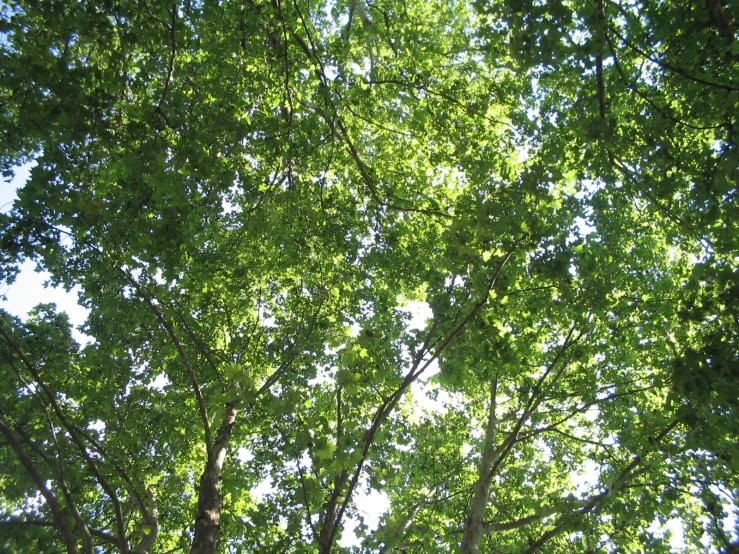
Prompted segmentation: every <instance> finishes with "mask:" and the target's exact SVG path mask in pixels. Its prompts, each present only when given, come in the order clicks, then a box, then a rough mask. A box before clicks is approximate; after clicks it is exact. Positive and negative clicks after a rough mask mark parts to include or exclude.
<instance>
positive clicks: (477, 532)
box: [459, 376, 498, 554]
mask: <svg viewBox="0 0 739 554" xmlns="http://www.w3.org/2000/svg"><path fill="white" fill-rule="evenodd" d="M497 389H498V378H497V376H496V378H495V380H494V381H493V382H492V384H491V386H490V412H489V414H488V424H487V428H486V430H485V449H484V451H483V454H482V463H481V464H480V476H479V477H478V479H477V483H475V496H474V497H473V499H472V506H471V507H470V512H469V514H468V516H467V521H465V524H464V534H463V535H462V544H461V546H460V548H459V553H460V554H477V552H478V551H479V549H480V540H481V539H482V536H483V534H484V533H485V525H484V523H483V520H484V519H485V508H486V507H487V505H488V500H489V498H490V483H491V482H492V479H493V473H492V468H493V465H494V464H495V461H496V458H497V455H498V452H497V449H496V448H495V437H496V434H497V430H498V418H497V416H496V413H495V412H496V407H497V402H496V394H497Z"/></svg>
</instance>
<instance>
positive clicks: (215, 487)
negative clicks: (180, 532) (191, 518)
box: [190, 404, 237, 554]
mask: <svg viewBox="0 0 739 554" xmlns="http://www.w3.org/2000/svg"><path fill="white" fill-rule="evenodd" d="M236 413H237V409H236V406H235V405H234V404H226V419H225V420H224V421H223V423H222V424H221V426H220V427H219V428H218V432H217V433H216V440H215V443H214V444H213V447H212V448H210V449H209V451H210V454H209V455H208V461H207V462H206V464H205V470H204V471H203V475H202V476H201V477H200V487H199V489H198V517H197V520H196V522H195V536H194V537H193V540H192V546H191V547H190V554H213V553H214V552H216V549H217V547H218V535H219V534H220V531H221V504H222V499H221V472H222V471H223V463H224V462H225V460H226V452H227V451H228V444H229V442H230V440H231V430H232V429H233V425H234V421H235V420H236Z"/></svg>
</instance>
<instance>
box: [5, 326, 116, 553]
mask: <svg viewBox="0 0 739 554" xmlns="http://www.w3.org/2000/svg"><path fill="white" fill-rule="evenodd" d="M0 335H2V336H3V338H4V339H5V342H6V343H7V344H8V346H10V347H11V348H12V349H13V350H14V351H15V352H16V353H17V354H18V356H19V357H20V359H21V361H22V362H23V365H24V366H25V367H26V368H27V369H28V371H29V373H31V375H32V376H33V378H34V379H35V380H36V383H37V384H38V386H39V387H40V388H41V390H43V391H44V394H45V395H46V398H47V399H48V401H49V403H50V405H51V407H52V409H53V410H54V413H55V414H56V416H57V417H58V418H59V421H61V423H62V425H64V427H65V428H66V429H67V431H69V437H70V439H71V440H72V442H73V443H74V444H75V446H76V447H77V449H78V450H79V451H80V454H82V458H83V459H84V460H85V464H86V465H87V467H88V468H89V469H90V471H91V472H92V474H93V475H94V476H95V478H96V479H97V481H98V483H99V484H100V486H101V487H102V489H103V490H104V491H105V493H106V494H107V495H108V496H109V497H110V500H111V502H112V503H113V509H114V511H115V516H116V517H115V519H116V526H117V531H118V541H119V548H120V549H121V551H122V552H123V554H128V552H129V548H128V542H127V540H126V526H125V522H124V520H123V511H122V509H121V503H120V500H119V498H118V495H117V494H116V492H115V489H114V488H113V487H112V486H111V485H110V483H109V482H108V480H107V479H106V478H105V477H104V476H103V474H102V473H101V472H100V469H99V468H98V467H97V464H95V462H94V461H93V459H92V458H91V457H90V453H89V452H88V451H87V448H85V445H84V444H83V443H82V441H81V440H80V438H79V434H78V433H77V432H76V428H75V426H74V425H72V424H71V423H70V422H69V420H68V419H67V417H66V415H64V412H63V411H62V409H61V406H60V405H59V402H57V400H56V397H55V395H54V392H53V391H52V390H51V389H50V388H49V386H48V385H47V384H46V383H45V382H44V380H43V379H41V375H40V374H39V372H38V371H37V369H36V367H35V366H34V365H33V364H32V363H31V361H30V360H29V359H28V358H27V357H26V355H25V354H24V353H23V351H22V350H21V349H20V347H19V346H18V345H17V344H16V343H15V342H14V341H13V339H12V337H11V336H10V335H8V333H7V332H6V331H5V329H3V328H2V327H0Z"/></svg>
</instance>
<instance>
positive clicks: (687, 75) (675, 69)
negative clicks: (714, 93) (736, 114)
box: [609, 27, 739, 90]
mask: <svg viewBox="0 0 739 554" xmlns="http://www.w3.org/2000/svg"><path fill="white" fill-rule="evenodd" d="M609 29H610V30H611V32H612V33H613V34H614V35H616V36H617V37H618V38H619V39H621V41H622V42H623V43H624V44H625V45H626V46H628V47H629V48H631V49H632V50H634V51H635V52H636V53H637V54H639V55H640V56H641V57H643V58H645V59H647V60H649V61H651V62H653V63H655V64H657V65H658V66H659V67H661V68H662V69H666V70H669V71H672V72H673V73H676V74H678V75H680V76H681V77H684V78H685V79H688V80H689V81H694V82H696V83H700V84H702V85H706V86H709V87H714V88H718V89H722V90H739V87H737V86H736V85H734V84H730V85H725V84H723V83H714V82H712V81H707V80H706V79H703V78H701V77H696V76H695V75H691V74H690V73H688V72H687V71H685V70H683V69H680V68H679V67H677V66H674V65H672V64H670V63H668V62H664V61H661V60H659V59H658V58H655V57H654V56H652V55H651V54H649V53H647V52H644V50H642V49H641V48H639V47H638V46H636V45H635V44H633V43H631V41H629V40H628V39H627V38H626V37H624V36H623V35H622V34H621V33H619V32H618V30H616V28H615V27H609Z"/></svg>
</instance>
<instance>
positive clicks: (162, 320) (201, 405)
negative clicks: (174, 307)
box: [117, 267, 213, 458]
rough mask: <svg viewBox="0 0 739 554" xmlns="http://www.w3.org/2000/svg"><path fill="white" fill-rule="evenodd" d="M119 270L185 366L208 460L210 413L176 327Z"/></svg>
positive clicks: (139, 287) (132, 281) (150, 299)
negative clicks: (201, 425) (203, 434)
mask: <svg viewBox="0 0 739 554" xmlns="http://www.w3.org/2000/svg"><path fill="white" fill-rule="evenodd" d="M117 269H118V271H119V272H120V273H122V274H123V276H124V277H125V278H126V280H127V281H128V282H129V283H130V284H131V285H132V286H133V287H134V289H136V292H137V293H138V295H139V297H141V298H142V299H143V300H144V302H146V304H147V306H149V308H150V309H151V311H152V312H153V313H154V316H155V317H156V318H157V321H159V324H160V325H161V326H162V327H163V328H164V330H165V331H166V332H167V334H168V335H169V338H170V339H171V340H172V343H173V344H174V346H175V348H176V349H177V353H178V354H179V356H180V359H181V360H182V363H183V365H184V366H185V370H186V371H187V376H188V378H189V379H190V385H191V386H192V389H193V393H194V394H195V399H196V401H197V404H198V411H199V412H200V419H201V420H202V422H203V429H204V430H205V448H206V452H207V453H208V458H210V457H211V455H212V450H213V436H212V434H211V429H210V421H209V420H208V411H207V409H206V407H205V401H204V400H203V394H202V392H201V391H200V385H198V380H197V378H196V377H195V371H194V370H193V368H192V365H190V360H189V359H188V357H187V354H185V349H184V348H183V346H182V343H181V342H180V340H179V339H178V338H177V333H175V330H174V327H172V325H171V324H170V323H169V321H167V318H166V317H164V314H163V313H162V311H161V310H160V309H159V306H157V304H156V303H155V302H154V299H153V298H152V297H151V296H150V295H149V294H148V293H147V292H146V291H145V290H144V289H143V287H142V286H141V285H140V284H139V282H138V281H136V279H134V278H133V275H131V273H130V272H129V271H126V270H125V269H123V268H121V267H118V268H117Z"/></svg>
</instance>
